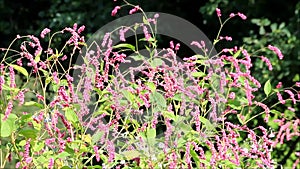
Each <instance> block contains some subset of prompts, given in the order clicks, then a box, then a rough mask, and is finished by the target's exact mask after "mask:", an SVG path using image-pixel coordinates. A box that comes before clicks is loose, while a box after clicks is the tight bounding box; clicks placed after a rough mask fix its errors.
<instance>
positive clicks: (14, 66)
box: [10, 64, 28, 77]
mask: <svg viewBox="0 0 300 169" xmlns="http://www.w3.org/2000/svg"><path fill="white" fill-rule="evenodd" d="M10 66H12V67H13V68H14V69H15V70H16V71H18V72H20V73H22V74H23V75H24V76H26V77H28V72H27V70H26V69H25V68H23V67H21V66H18V65H14V64H10Z"/></svg>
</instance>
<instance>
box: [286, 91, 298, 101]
mask: <svg viewBox="0 0 300 169" xmlns="http://www.w3.org/2000/svg"><path fill="white" fill-rule="evenodd" d="M284 92H286V93H288V94H289V95H290V98H291V99H292V101H293V103H294V104H296V99H295V95H294V93H293V92H292V91H290V90H284Z"/></svg>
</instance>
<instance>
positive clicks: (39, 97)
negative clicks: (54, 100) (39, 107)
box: [36, 94, 45, 101]
mask: <svg viewBox="0 0 300 169" xmlns="http://www.w3.org/2000/svg"><path fill="white" fill-rule="evenodd" d="M36 97H37V98H38V100H42V101H44V100H45V98H44V96H42V95H40V94H36Z"/></svg>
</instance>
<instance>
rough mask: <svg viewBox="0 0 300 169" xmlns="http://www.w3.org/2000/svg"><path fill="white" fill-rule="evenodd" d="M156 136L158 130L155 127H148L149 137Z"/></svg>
mask: <svg viewBox="0 0 300 169" xmlns="http://www.w3.org/2000/svg"><path fill="white" fill-rule="evenodd" d="M155 137H156V130H155V129H153V128H148V129H147V138H148V139H154V138H155Z"/></svg>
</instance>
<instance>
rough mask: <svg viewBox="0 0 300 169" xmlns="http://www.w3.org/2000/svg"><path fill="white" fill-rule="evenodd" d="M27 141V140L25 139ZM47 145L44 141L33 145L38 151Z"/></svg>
mask: <svg viewBox="0 0 300 169" xmlns="http://www.w3.org/2000/svg"><path fill="white" fill-rule="evenodd" d="M23 141H25V140H23ZM44 146H45V143H44V142H37V143H36V145H35V146H34V147H33V150H34V151H36V152H38V151H40V150H42V148H43V147H44Z"/></svg>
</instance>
